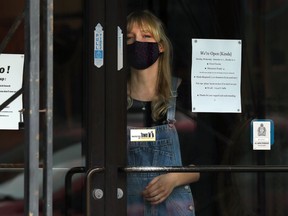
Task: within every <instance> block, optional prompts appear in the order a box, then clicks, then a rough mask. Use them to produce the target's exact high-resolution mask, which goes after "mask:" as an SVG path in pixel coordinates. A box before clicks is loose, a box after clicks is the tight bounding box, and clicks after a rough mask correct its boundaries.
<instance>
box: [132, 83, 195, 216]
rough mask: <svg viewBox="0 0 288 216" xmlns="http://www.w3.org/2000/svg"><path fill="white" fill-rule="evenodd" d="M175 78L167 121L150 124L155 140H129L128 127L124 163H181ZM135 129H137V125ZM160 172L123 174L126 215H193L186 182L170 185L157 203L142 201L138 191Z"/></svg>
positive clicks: (164, 164)
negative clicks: (171, 186) (168, 193)
mask: <svg viewBox="0 0 288 216" xmlns="http://www.w3.org/2000/svg"><path fill="white" fill-rule="evenodd" d="M176 86H177V80H176V79H175V82H174V81H173V91H172V93H173V97H172V99H171V100H170V105H169V108H168V112H167V122H168V123H167V124H164V125H159V126H154V127H151V128H153V129H155V130H156V141H145V142H138V141H137V142H134V141H133V142H131V141H130V131H131V129H135V127H129V126H128V129H127V131H128V137H127V138H128V166H147V167H149V166H182V161H181V155H180V146H179V140H178V134H177V131H176V128H175V126H174V122H175V108H176V96H177V87H176ZM137 129H139V128H137ZM161 174H164V173H154V172H153V173H129V174H128V176H127V194H128V195H127V215H128V216H194V215H195V209H194V203H193V197H192V193H191V190H190V187H189V185H184V186H180V187H177V188H174V190H173V192H172V193H171V194H170V196H169V197H168V198H167V199H166V200H165V201H164V202H162V203H160V204H158V205H151V204H150V203H149V202H147V201H146V200H144V198H143V196H142V191H143V190H144V188H145V187H146V186H147V185H148V183H149V182H150V181H151V180H152V179H153V178H155V177H156V176H158V175H161Z"/></svg>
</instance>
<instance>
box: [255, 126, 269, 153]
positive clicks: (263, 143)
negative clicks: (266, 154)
mask: <svg viewBox="0 0 288 216" xmlns="http://www.w3.org/2000/svg"><path fill="white" fill-rule="evenodd" d="M252 124H253V125H252V128H253V131H252V133H253V135H252V138H253V150H270V149H271V140H272V138H271V134H272V133H273V132H272V131H273V130H272V127H271V122H270V121H261V120H257V121H253V122H252Z"/></svg>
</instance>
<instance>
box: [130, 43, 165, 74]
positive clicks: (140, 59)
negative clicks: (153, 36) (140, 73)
mask: <svg viewBox="0 0 288 216" xmlns="http://www.w3.org/2000/svg"><path fill="white" fill-rule="evenodd" d="M127 53H128V62H129V64H130V66H131V67H133V68H135V69H138V70H143V69H146V68H148V67H150V66H151V65H153V64H154V63H155V62H156V61H157V59H158V57H159V47H158V43H156V42H139V41H135V42H134V43H133V44H129V45H127Z"/></svg>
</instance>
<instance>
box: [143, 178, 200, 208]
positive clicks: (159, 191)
mask: <svg viewBox="0 0 288 216" xmlns="http://www.w3.org/2000/svg"><path fill="white" fill-rule="evenodd" d="M199 178H200V173H167V174H163V175H159V176H157V177H155V178H154V179H152V181H151V182H150V183H149V184H148V185H147V186H146V188H145V189H144V191H143V197H144V199H146V200H147V201H149V202H150V203H151V204H152V205H157V204H159V203H161V202H163V201H164V200H166V199H167V197H168V196H169V195H170V194H171V193H172V191H173V189H174V188H175V187H178V186H181V185H187V184H191V183H193V182H197V181H198V180H199Z"/></svg>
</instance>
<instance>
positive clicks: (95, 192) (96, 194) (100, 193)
mask: <svg viewBox="0 0 288 216" xmlns="http://www.w3.org/2000/svg"><path fill="white" fill-rule="evenodd" d="M103 195H104V192H103V190H101V189H98V188H96V189H94V190H93V192H92V196H93V198H94V199H96V200H99V199H102V198H103Z"/></svg>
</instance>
